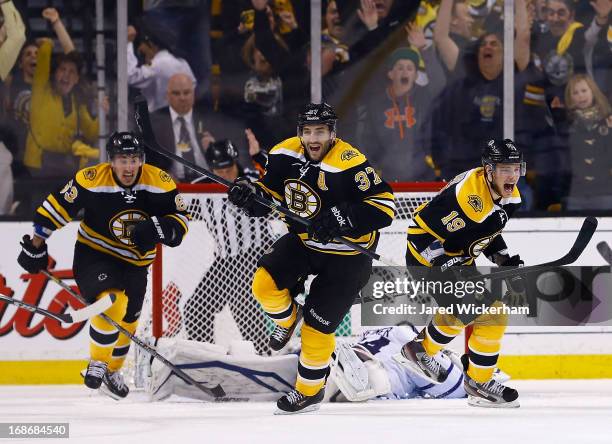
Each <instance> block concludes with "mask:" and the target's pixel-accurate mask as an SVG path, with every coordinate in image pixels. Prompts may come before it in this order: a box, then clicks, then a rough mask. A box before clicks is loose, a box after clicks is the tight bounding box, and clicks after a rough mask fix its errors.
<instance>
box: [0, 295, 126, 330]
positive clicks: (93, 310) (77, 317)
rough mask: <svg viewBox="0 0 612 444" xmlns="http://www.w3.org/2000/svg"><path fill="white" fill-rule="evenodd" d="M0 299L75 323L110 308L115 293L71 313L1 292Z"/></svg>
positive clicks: (66, 322)
mask: <svg viewBox="0 0 612 444" xmlns="http://www.w3.org/2000/svg"><path fill="white" fill-rule="evenodd" d="M0 301H5V302H8V303H9V304H13V305H16V306H17V307H19V308H23V309H24V310H28V311H31V312H32V313H38V314H41V315H43V316H46V317H48V318H51V319H54V320H56V321H59V322H63V323H65V324H76V323H79V322H83V321H86V320H87V319H89V318H92V317H94V316H96V315H99V314H100V313H102V312H103V311H104V310H106V309H108V308H110V306H111V305H113V302H115V295H114V294H111V295H108V296H105V297H103V298H100V299H98V300H97V301H96V302H94V303H93V304H90V305H87V306H85V307H83V308H81V309H79V310H75V311H73V312H71V313H53V312H50V311H49V310H45V309H44V308H40V307H37V306H36V305H30V304H28V303H26V302H23V301H20V300H17V299H13V298H10V297H8V296H4V295H2V294H0Z"/></svg>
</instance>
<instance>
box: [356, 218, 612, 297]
mask: <svg viewBox="0 0 612 444" xmlns="http://www.w3.org/2000/svg"><path fill="white" fill-rule="evenodd" d="M596 228H597V219H595V218H594V217H592V216H589V217H587V218H586V219H585V220H584V222H583V223H582V227H580V231H579V232H578V236H577V237H576V240H575V241H574V244H573V245H572V248H571V249H570V251H568V252H567V254H566V255H565V256H563V257H561V258H559V259H556V260H554V261H550V262H545V263H543V264H538V265H530V266H527V267H517V268H512V269H507V270H498V271H492V272H491V273H486V274H480V275H474V276H469V277H466V278H465V279H464V280H465V281H477V280H481V279H505V278H509V277H513V276H518V275H524V274H529V273H535V272H540V271H545V270H549V269H552V268H556V267H561V266H563V265H569V264H572V263H574V262H575V261H576V260H577V259H578V258H579V257H580V255H581V254H582V252H583V251H584V249H585V248H586V246H587V245H588V243H589V241H590V240H591V238H592V237H593V234H594V233H595V229H596ZM597 249H598V250H599V252H600V253H601V255H602V256H603V257H604V259H605V260H606V261H607V262H608V263H610V264H612V250H611V249H610V246H609V245H608V244H607V243H606V242H600V243H598V244H597ZM400 296H402V297H403V296H406V295H405V294H396V295H389V296H386V297H384V298H374V297H372V296H370V297H363V296H360V297H358V298H357V299H355V301H354V302H353V305H357V304H365V303H369V302H391V301H393V299H395V298H397V297H400Z"/></svg>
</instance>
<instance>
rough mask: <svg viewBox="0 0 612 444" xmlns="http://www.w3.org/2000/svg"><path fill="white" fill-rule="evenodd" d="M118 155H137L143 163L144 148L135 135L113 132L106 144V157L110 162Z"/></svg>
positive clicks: (126, 132)
mask: <svg viewBox="0 0 612 444" xmlns="http://www.w3.org/2000/svg"><path fill="white" fill-rule="evenodd" d="M119 154H138V155H139V156H140V158H141V159H142V161H143V162H144V159H145V147H144V144H143V143H142V142H141V140H140V138H139V137H138V136H137V135H136V134H134V133H131V132H129V131H125V132H117V131H115V132H114V133H113V134H112V135H111V136H110V138H109V139H108V142H106V155H107V156H108V160H109V161H110V160H111V159H112V158H113V157H114V156H117V155H119Z"/></svg>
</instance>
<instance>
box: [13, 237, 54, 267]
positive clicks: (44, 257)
mask: <svg viewBox="0 0 612 444" xmlns="http://www.w3.org/2000/svg"><path fill="white" fill-rule="evenodd" d="M17 262H18V263H19V265H21V266H22V267H23V269H24V270H26V271H27V272H28V273H32V274H34V273H38V272H39V271H40V270H46V269H47V265H48V264H49V254H48V253H47V244H46V243H45V242H43V243H42V244H41V245H40V246H39V247H36V246H35V245H34V244H33V243H32V239H31V238H30V236H29V235H27V234H26V235H24V236H23V238H22V240H21V253H19V256H18V257H17Z"/></svg>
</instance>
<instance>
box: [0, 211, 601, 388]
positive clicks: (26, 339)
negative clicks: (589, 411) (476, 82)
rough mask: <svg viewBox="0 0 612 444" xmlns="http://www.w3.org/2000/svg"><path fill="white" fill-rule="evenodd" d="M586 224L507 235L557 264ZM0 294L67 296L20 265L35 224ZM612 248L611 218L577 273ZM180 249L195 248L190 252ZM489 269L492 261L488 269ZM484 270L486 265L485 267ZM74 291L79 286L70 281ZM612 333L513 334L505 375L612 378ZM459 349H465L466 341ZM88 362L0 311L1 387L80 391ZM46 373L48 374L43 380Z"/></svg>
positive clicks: (516, 249)
mask: <svg viewBox="0 0 612 444" xmlns="http://www.w3.org/2000/svg"><path fill="white" fill-rule="evenodd" d="M581 222H582V219H581V218H539V219H516V220H511V221H510V222H509V224H508V226H507V228H506V231H505V233H504V238H505V239H506V242H507V244H508V245H509V247H510V250H511V254H513V253H520V255H521V257H522V258H523V259H524V260H525V263H526V265H530V264H536V263H540V262H543V261H547V260H551V259H555V258H557V257H560V256H562V255H563V254H565V253H566V252H567V250H568V249H569V247H570V246H571V244H572V242H573V240H574V239H575V236H576V232H577V230H578V228H579V227H580V225H581ZM0 226H1V229H0V245H3V246H4V248H3V251H2V254H1V255H0V292H1V293H3V294H10V293H11V292H12V295H13V297H14V298H17V299H24V300H26V301H28V302H30V303H34V304H38V305H39V306H40V307H42V308H49V307H53V304H56V303H57V301H58V300H61V299H62V298H63V297H65V296H66V295H65V293H64V294H62V293H63V292H62V291H61V289H60V288H59V287H57V286H56V285H55V284H53V283H48V284H46V285H45V282H44V280H42V279H41V278H40V277H32V276H28V275H26V274H24V272H23V270H21V269H20V268H19V266H18V264H17V262H16V258H17V255H18V254H19V249H20V246H19V240H20V239H21V237H22V235H23V234H25V233H31V230H32V227H31V223H29V222H3V223H0ZM76 228H77V224H76V223H71V224H70V225H69V226H67V227H66V228H64V229H63V230H61V231H59V232H57V233H55V234H54V235H53V236H52V237H51V239H50V240H49V252H50V255H51V256H52V257H53V259H55V260H56V262H57V263H56V266H55V270H60V271H62V272H64V273H65V274H66V275H67V276H69V275H70V274H71V267H72V252H73V247H74V242H75V237H76ZM602 240H605V241H607V242H609V243H611V244H612V218H599V228H598V231H597V232H596V233H595V236H594V238H593V240H592V241H591V243H590V244H589V246H588V247H587V249H586V250H585V252H584V254H583V255H582V257H581V258H580V259H579V261H578V262H577V263H576V265H604V264H605V263H604V261H603V259H602V258H601V257H600V256H599V254H598V252H597V250H596V249H595V245H596V244H597V242H599V241H602ZM181 248H189V247H188V246H184V247H181ZM485 262H486V261H485ZM483 264H484V262H483ZM67 282H68V283H71V284H72V283H73V281H71V280H68V281H67ZM610 339H612V328H611V327H606V326H592V327H548V328H542V327H537V328H534V327H510V328H509V329H508V332H507V335H506V337H505V338H504V342H503V348H502V357H501V359H500V367H501V368H503V369H504V371H506V372H507V373H509V374H510V375H511V376H512V377H513V378H515V379H534V378H538V379H540V378H612V341H611V340H610ZM456 342H457V343H458V344H457V345H456V346H457V347H461V344H460V343H459V340H457V341H456ZM87 355H88V334H87V328H85V326H84V325H83V324H78V325H61V324H59V323H57V322H55V321H51V320H47V319H44V318H42V317H41V316H39V315H33V316H32V315H31V313H29V312H24V311H21V310H20V311H19V312H17V311H16V309H15V308H14V307H13V306H9V307H5V306H4V305H0V383H2V384H56V383H66V384H71V383H72V384H75V383H80V382H81V381H80V376H79V374H78V371H79V370H80V369H81V368H83V367H84V362H85V359H86V357H87ZM41 368H44V369H45V371H44V372H41V371H40V370H41Z"/></svg>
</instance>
